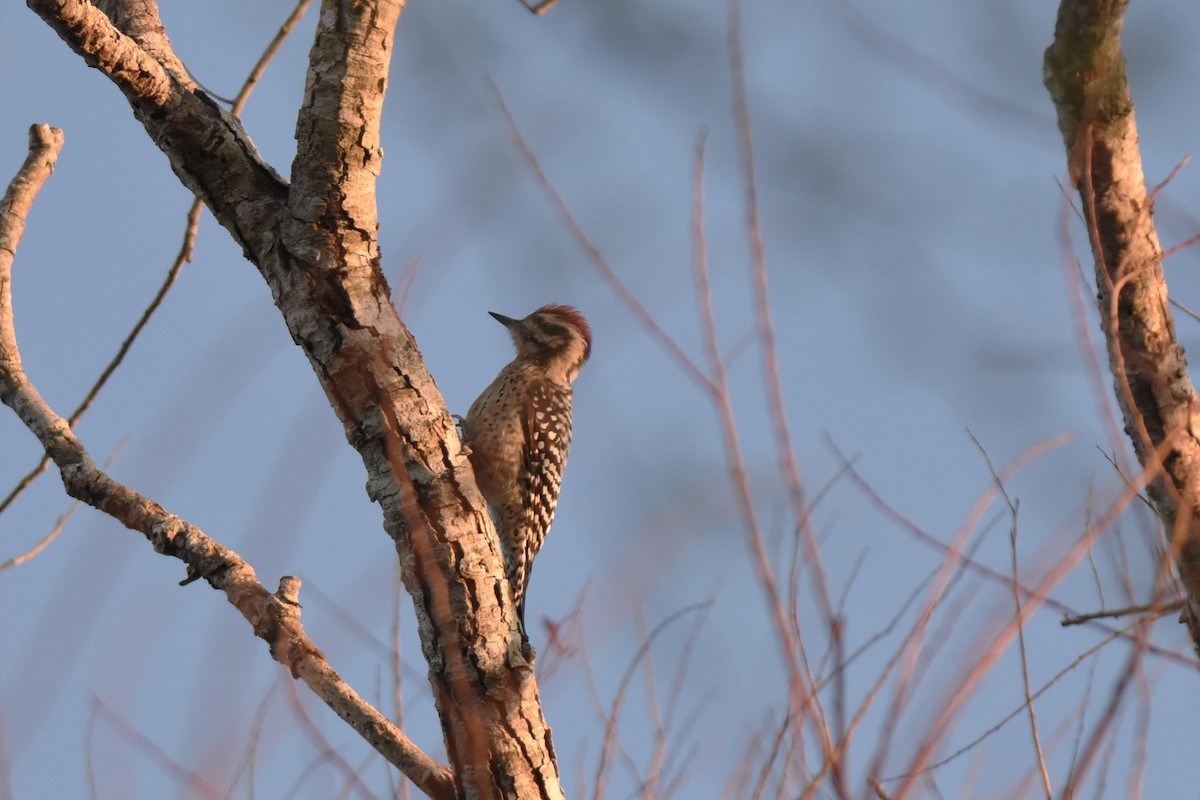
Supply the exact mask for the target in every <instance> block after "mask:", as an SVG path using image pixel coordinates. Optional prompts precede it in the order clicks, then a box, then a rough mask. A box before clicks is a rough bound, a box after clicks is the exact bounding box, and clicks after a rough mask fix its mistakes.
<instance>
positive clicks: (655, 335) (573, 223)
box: [491, 83, 715, 392]
mask: <svg viewBox="0 0 1200 800" xmlns="http://www.w3.org/2000/svg"><path fill="white" fill-rule="evenodd" d="M491 87H492V94H493V95H494V96H495V98H496V103H497V105H498V106H499V107H500V113H501V115H503V117H504V122H505V124H506V125H507V126H508V130H509V133H510V134H511V135H512V138H513V143H514V144H516V146H517V150H519V151H520V153H521V157H522V158H524V159H525V163H526V164H527V165H528V166H529V169H530V171H532V172H533V177H534V179H535V180H536V181H537V183H538V185H539V186H541V187H542V191H543V192H545V194H546V197H547V199H549V200H550V205H552V206H553V207H554V210H555V211H557V212H558V215H559V217H561V218H562V221H563V225H565V226H566V228H567V232H568V233H570V234H571V236H572V237H574V239H575V241H576V243H577V244H578V245H579V246H580V247H581V248H582V249H583V251H584V253H586V254H587V256H588V259H589V260H590V261H591V262H592V266H593V267H595V268H596V271H597V272H599V273H600V276H601V277H602V278H604V280H605V281H607V282H608V284H609V286H611V287H612V289H613V291H614V292H616V295H617V298H618V299H619V300H620V301H621V302H622V303H624V305H625V307H626V308H628V309H629V310H630V311H631V312H632V313H633V316H634V318H635V319H637V321H638V322H639V323H640V324H641V325H642V327H643V328H645V329H646V331H647V333H649V334H650V338H652V339H654V340H655V341H657V342H658V343H659V344H660V345H661V346H662V348H663V349H664V350H666V352H667V355H669V356H670V357H671V358H672V359H673V360H674V361H675V363H677V364H678V365H679V366H680V368H681V369H682V370H683V372H684V374H685V375H687V376H688V377H689V378H691V379H692V381H694V382H695V383H696V384H697V385H698V386H700V387H702V388H703V389H704V390H705V391H708V392H713V391H715V389H714V387H713V384H712V381H711V380H709V378H708V376H707V375H705V374H704V371H703V370H702V369H700V367H699V365H698V364H696V362H695V361H694V360H692V358H691V356H689V355H688V354H687V353H686V352H684V350H683V348H682V347H680V345H679V343H678V342H676V341H675V340H674V339H672V338H671V335H670V334H669V333H667V332H666V331H665V330H663V327H662V326H661V325H659V324H658V320H656V319H655V318H654V315H653V314H652V313H650V310H649V309H647V308H646V307H645V306H644V305H642V301H641V300H638V298H637V295H635V294H634V293H633V290H632V289H630V288H629V287H628V286H627V285H626V284H625V282H624V281H623V280H621V278H620V276H619V275H617V271H616V270H615V269H613V267H612V265H611V264H609V263H608V259H607V258H605V257H604V254H603V253H602V252H600V248H599V247H597V246H596V245H595V244H594V243H593V242H592V240H591V239H590V238H588V235H587V233H585V232H584V230H583V226H582V225H580V224H579V221H578V220H576V219H575V215H574V214H572V213H571V209H570V208H569V207H568V206H567V203H566V201H565V200H563V198H562V195H560V194H559V193H558V190H557V189H556V188H555V187H554V184H553V183H551V182H550V179H549V178H548V177H547V176H546V172H545V170H543V169H542V164H541V162H540V161H539V160H538V157H537V156H536V155H534V152H533V149H532V148H531V147H530V146H529V143H528V142H526V141H525V137H524V136H523V135H522V133H521V129H520V128H519V127H517V121H516V118H515V117H513V115H512V112H511V111H510V110H509V108H508V105H507V104H506V103H505V102H504V96H503V95H502V94H500V89H499V87H497V86H496V84H495V83H492V84H491Z"/></svg>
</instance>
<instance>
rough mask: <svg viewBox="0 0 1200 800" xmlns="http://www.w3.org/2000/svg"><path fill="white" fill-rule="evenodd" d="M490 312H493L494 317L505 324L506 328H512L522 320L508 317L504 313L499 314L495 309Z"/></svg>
mask: <svg viewBox="0 0 1200 800" xmlns="http://www.w3.org/2000/svg"><path fill="white" fill-rule="evenodd" d="M488 313H489V314H491V315H492V317H493V318H495V320H496V321H497V322H499V323H500V324H501V325H503V326H504V327H506V328H511V327H512V326H513V325H516V324H517V323H518V322H520V321H521V320H519V319H513V318H512V317H506V316H504V315H503V314H497V313H496V312H495V311H489V312H488Z"/></svg>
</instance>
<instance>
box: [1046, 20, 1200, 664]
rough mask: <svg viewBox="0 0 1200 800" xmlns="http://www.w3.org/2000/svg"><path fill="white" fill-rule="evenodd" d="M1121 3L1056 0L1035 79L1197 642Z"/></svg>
mask: <svg viewBox="0 0 1200 800" xmlns="http://www.w3.org/2000/svg"><path fill="white" fill-rule="evenodd" d="M1127 6H1128V0H1115V1H1114V0H1063V2H1062V4H1061V5H1060V6H1059V11H1058V21H1057V23H1056V25H1055V32H1054V43H1053V44H1052V45H1051V46H1050V47H1049V49H1047V50H1046V61H1045V82H1046V88H1047V89H1049V91H1050V95H1051V97H1052V98H1053V100H1054V104H1055V107H1056V108H1057V111H1058V126H1059V129H1060V130H1061V132H1062V135H1063V140H1064V142H1065V143H1066V150H1067V164H1068V169H1069V174H1070V179H1071V182H1072V185H1073V186H1074V187H1075V188H1077V189H1078V191H1079V196H1080V198H1081V201H1082V203H1081V205H1082V210H1083V215H1084V219H1085V221H1086V223H1087V228H1088V232H1089V235H1090V238H1091V244H1092V251H1093V256H1094V260H1095V270H1096V285H1097V287H1098V289H1099V292H1098V297H1097V300H1098V304H1099V309H1100V321H1101V328H1102V329H1103V331H1104V336H1105V340H1106V342H1107V344H1108V353H1109V364H1110V367H1111V369H1112V373H1113V377H1114V382H1115V386H1116V396H1117V400H1118V402H1119V403H1120V406H1121V411H1122V413H1123V415H1124V418H1125V430H1126V433H1127V434H1128V435H1129V437H1130V439H1131V441H1132V442H1133V448H1134V451H1135V452H1136V454H1137V457H1138V460H1139V461H1140V462H1141V464H1142V466H1143V468H1145V469H1146V470H1148V471H1149V472H1150V473H1151V475H1153V476H1154V480H1153V481H1151V483H1150V484H1149V487H1148V493H1149V495H1150V498H1151V500H1152V502H1153V503H1154V507H1155V509H1156V510H1157V511H1158V514H1159V516H1160V517H1161V518H1162V520H1163V524H1164V525H1165V527H1166V529H1167V531H1168V533H1169V535H1170V537H1171V547H1172V551H1173V552H1172V555H1173V556H1174V559H1175V564H1176V566H1177V568H1178V570H1179V574H1180V576H1181V577H1182V580H1183V584H1184V587H1185V589H1186V591H1187V596H1188V605H1187V608H1186V610H1185V613H1184V615H1183V616H1184V620H1185V621H1186V622H1187V624H1188V628H1189V631H1190V634H1191V637H1192V641H1193V644H1194V645H1196V646H1197V647H1198V648H1200V513H1197V512H1198V511H1200V439H1198V438H1197V430H1198V428H1197V425H1196V422H1197V413H1198V410H1197V405H1196V391H1195V388H1194V387H1193V385H1192V381H1191V378H1190V377H1189V375H1188V370H1187V358H1186V356H1185V355H1184V351H1183V348H1182V347H1181V346H1180V345H1179V343H1178V341H1177V340H1176V338H1175V322H1174V319H1173V318H1172V315H1171V308H1170V304H1169V301H1168V295H1167V284H1166V280H1165V278H1164V276H1163V269H1162V259H1163V252H1162V247H1161V246H1160V245H1159V240H1158V233H1157V231H1156V230H1155V227H1154V219H1153V200H1154V198H1153V197H1152V196H1148V195H1147V192H1146V183H1145V178H1144V176H1143V173H1142V164H1141V156H1140V153H1139V150H1138V132H1137V124H1136V121H1135V119H1134V110H1133V97H1132V94H1131V93H1130V90H1129V84H1128V81H1127V80H1126V76H1125V59H1124V56H1123V55H1122V53H1121V40H1120V35H1121V26H1122V21H1123V18H1124V13H1125V9H1126V7H1127Z"/></svg>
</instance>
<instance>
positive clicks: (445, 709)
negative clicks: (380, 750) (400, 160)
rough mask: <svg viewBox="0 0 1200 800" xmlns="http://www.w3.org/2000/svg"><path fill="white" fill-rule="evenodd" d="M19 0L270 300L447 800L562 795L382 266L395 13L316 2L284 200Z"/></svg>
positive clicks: (449, 438) (123, 43) (451, 453)
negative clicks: (408, 632) (322, 426)
mask: <svg viewBox="0 0 1200 800" xmlns="http://www.w3.org/2000/svg"><path fill="white" fill-rule="evenodd" d="M27 1H28V2H29V4H30V6H31V7H32V8H34V10H35V11H37V12H38V13H39V14H41V15H42V17H43V18H44V19H46V20H47V22H48V23H50V24H51V25H52V26H53V27H54V28H55V30H56V31H58V32H59V34H60V36H62V37H63V38H64V39H65V40H66V41H67V43H68V44H69V45H70V46H71V47H72V48H73V49H75V50H76V52H78V53H80V54H81V55H82V56H83V57H84V58H85V59H86V60H87V61H88V63H89V64H91V65H92V66H95V67H97V68H98V69H101V70H102V71H103V72H105V74H106V75H108V76H109V77H110V78H111V79H112V80H113V82H114V83H116V84H117V85H118V86H119V87H120V88H121V90H122V91H123V92H124V93H125V95H126V97H127V98H128V100H129V102H130V104H131V105H132V106H133V108H134V113H135V115H136V116H137V117H138V119H139V120H141V121H142V123H143V125H145V127H146V130H147V132H148V133H149V134H150V136H151V138H152V139H153V140H154V142H155V143H156V144H157V145H158V146H159V148H160V149H162V150H163V151H164V152H165V153H166V154H167V156H168V158H169V159H170V161H171V164H172V168H173V169H174V170H175V172H176V174H177V175H179V177H180V179H181V180H182V181H183V182H184V183H185V184H186V185H187V186H188V187H189V188H191V189H192V191H194V192H195V193H196V194H197V196H198V197H201V198H202V199H203V200H204V201H205V203H206V204H207V205H208V207H209V208H210V209H211V210H212V212H213V214H214V216H215V217H216V218H217V220H218V222H220V224H221V225H223V226H224V227H225V228H226V229H227V230H229V231H230V232H231V234H232V235H233V236H234V238H235V239H236V240H237V241H238V242H239V243H240V244H241V245H242V247H243V249H244V250H245V252H246V255H247V257H248V258H249V259H250V260H251V261H253V262H254V263H255V265H256V266H257V267H258V268H259V271H260V272H261V273H262V275H263V277H264V279H265V280H266V282H267V284H268V285H269V286H270V288H271V292H272V295H273V296H274V298H275V302H276V304H277V305H278V307H279V309H280V311H281V313H282V314H283V317H284V320H285V322H286V324H287V326H288V330H289V331H290V332H291V334H292V337H293V339H294V341H295V342H296V343H297V344H299V345H300V346H301V348H303V350H304V352H305V354H306V355H307V356H308V359H309V362H310V364H311V365H312V367H313V370H314V372H315V373H316V375H317V377H318V379H319V380H320V382H321V385H322V388H323V389H324V390H325V393H326V396H327V397H328V398H329V401H330V404H331V405H332V406H333V408H334V411H335V412H336V413H337V415H338V417H339V419H341V421H342V424H343V426H344V429H345V433H346V438H347V439H348V440H349V442H350V443H351V445H352V446H353V447H354V448H355V449H356V450H357V451H358V452H359V454H360V455H361V457H362V459H363V463H364V465H365V466H366V470H367V476H368V477H367V493H368V496H369V497H370V498H371V499H373V500H376V501H378V502H379V504H380V507H381V509H382V511H383V521H384V528H385V529H386V530H387V531H388V533H389V534H390V535H391V536H392V538H393V539H394V540H395V542H396V549H397V552H398V554H399V557H400V565H401V573H402V575H403V577H404V582H405V586H406V588H407V589H408V591H409V593H410V595H411V596H412V598H413V601H414V606H415V608H416V615H417V622H418V629H419V632H420V635H421V641H422V649H423V652H424V655H425V657H426V660H427V661H428V662H429V665H430V682H431V684H432V686H433V697H434V702H435V704H436V707H437V709H438V712H439V715H440V718H441V722H442V727H443V732H444V734H445V738H446V743H447V752H448V754H449V758H450V766H451V769H452V771H453V773H454V776H455V781H456V783H457V784H458V789H459V792H460V793H461V794H463V795H464V796H466V797H469V798H473V797H493V796H500V797H513V798H515V797H521V798H529V797H539V798H540V797H545V798H559V797H562V796H563V794H562V789H561V787H560V785H559V778H558V767H557V764H556V762H555V756H554V748H553V745H552V743H551V740H550V732H549V728H548V727H547V726H546V723H545V719H544V717H543V716H542V712H541V705H540V701H539V698H538V692H537V684H536V682H535V680H534V675H533V670H532V664H531V660H532V651H531V650H530V649H529V648H528V643H527V642H526V641H525V639H524V636H523V632H522V631H521V629H520V627H519V623H518V621H517V618H516V614H515V611H514V609H513V608H512V605H511V601H510V600H509V599H507V598H508V596H507V595H506V593H504V592H503V591H501V589H500V582H501V581H503V580H505V578H504V567H503V559H502V556H501V554H500V548H499V542H498V539H497V536H496V533H495V530H494V528H493V527H492V523H491V520H490V518H489V516H488V514H487V509H486V504H485V503H484V500H483V497H482V496H481V495H480V493H479V490H478V488H477V487H476V486H475V482H474V476H473V474H472V472H471V469H470V464H469V462H468V461H467V458H466V455H465V453H464V451H463V448H462V445H461V443H460V442H459V439H458V435H457V432H456V431H455V429H454V425H453V423H452V421H451V419H450V416H449V414H448V412H447V410H446V405H445V402H444V400H443V399H442V396H441V393H440V391H439V390H438V388H437V386H436V384H435V383H434V381H433V378H432V376H430V374H429V372H428V370H427V369H426V368H425V365H424V363H423V362H422V360H421V356H420V352H419V351H418V350H417V347H416V342H415V340H414V339H413V337H412V335H411V334H410V333H409V332H408V331H407V330H406V329H405V327H404V325H403V323H402V322H401V320H400V318H399V316H398V315H397V314H396V311H395V308H394V307H393V306H392V302H391V297H390V289H389V288H388V285H387V281H386V280H385V279H384V276H383V273H382V271H381V269H380V265H379V248H378V243H377V239H376V228H377V224H378V223H377V213H376V207H375V178H376V175H377V174H378V171H379V166H380V162H381V158H382V151H381V150H380V148H379V123H380V113H381V109H382V102H383V94H384V89H385V88H386V77H387V69H388V65H389V63H390V58H391V52H392V41H393V38H392V37H393V30H394V27H395V24H396V22H397V20H398V18H399V14H400V10H401V8H402V3H401V2H399V0H375V2H370V1H369V0H358V1H356V2H346V1H345V0H325V2H323V4H322V7H321V11H320V16H319V19H318V24H317V32H316V37H315V39H314V42H313V47H312V50H311V53H310V58H309V73H308V79H307V82H306V90H305V100H304V106H303V108H302V109H301V110H300V112H299V115H298V119H297V154H296V158H295V161H294V163H293V166H292V179H293V184H292V185H291V186H288V185H287V184H285V183H284V182H283V181H282V180H281V179H279V178H278V176H277V175H276V174H275V172H274V170H272V169H271V168H270V167H269V166H267V165H266V164H264V163H263V162H262V161H261V159H260V158H259V156H258V154H257V151H256V150H255V149H254V147H253V144H252V143H251V142H250V140H249V138H248V137H247V136H246V135H245V132H244V131H243V130H242V128H241V125H240V123H239V122H238V121H237V119H236V118H235V117H233V116H232V115H230V114H228V113H227V112H224V111H223V110H222V109H220V108H219V107H218V106H217V105H216V104H215V103H214V102H213V101H211V100H210V99H209V98H208V97H207V96H206V95H205V94H204V93H203V92H201V91H199V90H198V89H197V90H190V89H188V88H187V87H186V86H185V85H184V84H183V83H182V82H181V81H179V80H178V79H176V78H175V77H174V76H172V75H171V74H170V71H169V70H165V69H163V68H162V66H161V64H160V63H158V62H157V61H155V60H154V59H152V58H150V56H149V55H148V54H147V53H146V52H145V51H144V50H142V49H141V48H139V47H138V46H137V44H136V43H135V42H134V41H133V40H132V39H129V38H128V37H126V36H124V35H123V34H121V33H120V32H119V31H117V30H116V28H115V27H114V26H113V25H112V23H111V22H110V21H109V19H108V18H107V17H105V16H104V15H103V14H100V13H99V12H97V11H96V10H95V9H94V8H92V7H91V6H90V5H88V4H86V3H81V2H78V1H76V2H69V1H68V0H27ZM156 41H157V43H158V44H159V45H162V44H163V43H165V41H166V39H165V36H163V37H161V40H156Z"/></svg>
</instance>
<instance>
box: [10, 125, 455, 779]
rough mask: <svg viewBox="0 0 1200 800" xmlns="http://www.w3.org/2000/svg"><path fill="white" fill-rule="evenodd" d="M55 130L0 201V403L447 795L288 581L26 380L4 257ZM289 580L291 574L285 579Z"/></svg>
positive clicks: (281, 657) (71, 480)
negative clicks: (118, 458) (310, 622)
mask: <svg viewBox="0 0 1200 800" xmlns="http://www.w3.org/2000/svg"><path fill="white" fill-rule="evenodd" d="M62 142H63V136H62V131H60V130H58V129H55V128H50V127H49V126H46V125H35V126H33V128H31V129H30V152H29V157H28V158H27V159H26V161H25V165H24V166H23V167H22V168H21V171H20V172H19V173H18V175H17V177H16V179H15V180H14V181H13V183H12V184H11V186H10V187H9V191H8V193H7V194H6V195H5V197H4V200H3V201H0V401H2V402H3V403H4V404H5V405H7V406H9V407H10V408H12V409H13V411H15V412H16V413H17V416H19V417H20V418H21V421H22V422H24V423H25V425H26V427H28V428H29V430H30V431H32V432H33V434H34V435H35V436H36V437H37V438H38V441H40V442H41V443H42V446H43V447H45V448H46V452H47V453H48V454H49V455H50V457H51V458H52V459H53V460H54V463H55V464H56V465H57V466H58V468H59V471H60V473H61V475H62V480H63V486H64V487H65V488H66V490H67V494H69V495H70V496H71V497H74V498H75V499H77V500H80V501H82V502H84V503H87V504H88V505H90V506H92V507H93V508H96V509H98V510H100V511H103V512H104V513H106V514H108V515H109V516H111V517H112V518H113V519H115V520H117V521H118V522H120V523H121V524H122V525H124V526H125V527H127V528H129V529H131V530H135V531H139V532H141V533H142V534H143V535H144V536H145V537H146V539H147V540H148V541H149V542H150V543H151V544H152V545H153V546H154V549H155V550H156V551H157V552H159V553H162V554H163V555H167V556H172V557H174V558H178V559H179V560H181V561H183V562H184V563H186V564H187V572H188V578H187V579H185V581H184V583H187V582H190V581H192V580H195V579H196V578H203V579H204V580H206V581H207V582H208V583H209V584H210V585H211V586H212V587H213V588H214V589H217V590H219V591H222V592H224V593H225V596H226V598H227V599H228V600H229V602H230V603H232V604H233V605H234V607H236V608H237V609H238V611H240V612H241V613H242V616H244V617H245V618H246V620H247V621H248V622H250V624H251V626H252V627H253V629H254V634H255V636H258V637H259V638H261V639H263V640H264V641H266V642H267V644H268V645H269V646H270V648H271V655H272V657H273V658H274V659H275V660H276V661H278V662H279V663H281V664H283V665H284V666H286V667H287V668H288V669H289V670H290V671H291V673H292V676H293V677H296V678H300V679H302V680H303V681H304V682H305V683H306V684H308V686H309V688H311V689H312V690H313V691H314V692H315V693H316V694H317V696H318V697H320V698H321V699H322V700H324V701H325V703H326V704H327V705H328V706H329V707H330V708H331V709H333V711H334V712H335V713H336V714H337V715H338V716H339V717H341V718H342V719H343V720H345V721H346V722H348V723H349V724H350V725H351V726H352V727H353V728H354V729H355V730H356V731H358V732H359V734H360V735H362V737H363V738H364V739H366V740H367V742H369V743H370V744H371V746H373V747H374V748H375V749H376V750H378V751H379V753H380V754H382V755H383V756H384V757H385V758H386V759H387V760H388V761H389V762H391V763H392V764H395V765H396V766H397V767H399V768H400V769H401V770H402V771H403V772H404V774H405V775H407V776H408V777H409V778H410V779H411V780H412V781H413V783H415V784H416V785H417V786H419V787H420V788H421V789H422V791H424V792H426V793H427V794H428V795H429V796H430V797H434V798H447V800H449V798H453V797H454V796H455V791H454V782H453V779H452V777H451V775H450V772H449V771H448V770H447V769H446V768H445V767H442V766H440V765H438V764H437V763H436V762H435V761H433V759H431V758H430V757H429V756H427V755H426V754H425V753H424V752H422V751H421V750H420V748H418V747H417V746H416V745H415V744H413V743H412V742H411V741H410V740H409V739H408V737H407V736H405V735H404V732H403V731H401V730H400V729H399V728H397V727H396V726H395V725H393V724H392V723H391V722H390V721H389V720H388V719H387V718H386V717H384V716H383V715H382V714H380V713H379V712H378V711H376V710H375V709H374V708H373V707H372V706H371V705H370V704H369V703H367V702H366V701H365V700H363V699H362V698H361V697H360V696H359V695H358V693H356V692H355V691H354V689H352V688H351V687H350V686H349V685H347V684H346V683H345V681H343V680H342V679H341V677H340V676H339V675H338V674H337V672H336V671H334V669H333V668H332V667H330V666H329V663H328V662H327V661H326V660H325V656H324V654H323V653H322V652H321V651H320V649H318V648H317V646H316V645H315V644H313V642H312V640H310V639H309V638H308V636H307V634H306V633H305V632H304V628H303V626H302V625H301V623H300V611H299V605H298V603H296V598H295V595H294V589H291V588H290V587H291V583H290V582H289V581H288V579H286V578H285V579H284V580H281V582H280V593H279V595H278V596H277V595H273V594H271V593H270V592H268V591H267V590H266V588H265V587H264V586H263V585H262V584H261V583H260V582H259V580H258V577H257V576H256V575H255V573H254V569H253V568H252V567H251V566H250V565H249V564H247V563H246V562H245V561H244V560H243V559H242V558H241V556H239V555H238V554H237V553H235V552H234V551H233V550H230V549H229V548H227V547H225V546H223V545H221V544H220V543H219V542H217V541H215V540H213V539H211V538H209V537H208V536H206V535H205V534H204V533H203V532H202V531H201V530H200V529H199V528H197V527H196V526H194V525H192V524H190V523H188V522H186V521H184V520H182V519H180V518H179V517H177V516H175V515H174V514H171V513H169V512H167V511H166V510H165V509H164V508H163V507H162V506H160V505H158V504H157V503H155V502H154V501H152V500H150V499H148V498H146V497H144V496H143V495H141V494H139V493H137V492H135V491H134V490H132V489H130V488H129V487H127V486H125V485H123V484H121V483H118V482H117V481H114V480H112V478H110V477H109V476H108V475H107V474H106V473H105V472H104V471H103V470H101V469H100V468H99V467H97V466H96V464H95V463H94V462H93V461H92V458H91V456H90V455H88V453H87V451H86V450H85V449H84V447H83V444H82V443H81V442H80V441H79V440H78V439H77V438H76V437H75V434H74V433H73V432H72V431H71V427H70V426H69V425H68V424H67V421H66V420H64V419H63V418H62V417H60V416H59V415H58V414H56V413H55V412H54V411H53V410H52V409H51V408H50V406H49V405H48V404H47V403H46V402H45V400H44V399H43V398H42V396H41V394H40V393H39V392H38V390H37V388H36V387H35V386H34V385H33V384H32V383H30V382H29V379H28V377H27V376H26V374H25V371H24V369H23V367H22V366H21V361H20V353H19V351H18V349H17V342H16V334H15V330H14V328H13V311H12V292H11V287H12V261H13V256H14V254H15V251H16V246H17V243H18V241H19V240H20V236H21V231H22V229H23V227H24V220H25V216H26V214H27V213H28V211H29V208H30V204H31V203H32V201H33V198H34V196H35V195H36V194H37V191H38V189H40V188H41V185H42V184H43V183H44V182H45V180H46V177H47V176H48V175H49V174H50V171H51V170H52V169H53V166H54V161H55V159H56V158H57V156H58V152H59V150H60V149H61V147H62ZM292 580H294V579H292Z"/></svg>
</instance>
